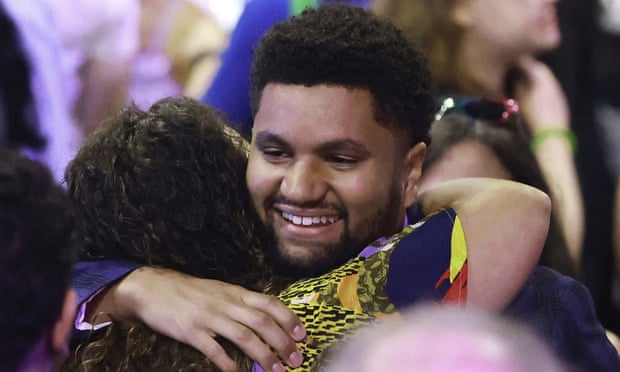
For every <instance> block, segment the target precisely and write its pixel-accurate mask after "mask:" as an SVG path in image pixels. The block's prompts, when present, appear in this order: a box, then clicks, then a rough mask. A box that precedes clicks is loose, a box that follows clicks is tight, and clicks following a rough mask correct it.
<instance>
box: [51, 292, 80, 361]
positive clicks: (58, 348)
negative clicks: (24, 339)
mask: <svg viewBox="0 0 620 372" xmlns="http://www.w3.org/2000/svg"><path fill="white" fill-rule="evenodd" d="M76 310H77V295H76V293H75V291H74V290H73V289H69V290H68V291H67V294H66V295H65V301H64V304H63V306H62V312H61V313H60V317H59V318H58V320H57V321H56V324H54V327H53V328H52V334H51V340H50V341H51V343H52V345H51V346H52V350H53V351H54V352H56V353H58V354H63V355H64V356H67V355H68V354H69V336H70V335H71V330H72V329H73V324H74V322H75V313H76Z"/></svg>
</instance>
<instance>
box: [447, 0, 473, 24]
mask: <svg viewBox="0 0 620 372" xmlns="http://www.w3.org/2000/svg"><path fill="white" fill-rule="evenodd" d="M450 20H451V21H452V22H453V23H454V24H455V25H457V26H459V27H462V28H467V27H469V26H470V25H471V24H472V22H473V14H472V11H471V4H470V0H456V1H455V2H454V4H453V5H452V8H451V9H450Z"/></svg>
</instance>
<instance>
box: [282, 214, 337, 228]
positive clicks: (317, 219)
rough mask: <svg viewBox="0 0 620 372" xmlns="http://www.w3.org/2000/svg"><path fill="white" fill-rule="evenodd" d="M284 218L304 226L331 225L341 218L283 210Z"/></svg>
mask: <svg viewBox="0 0 620 372" xmlns="http://www.w3.org/2000/svg"><path fill="white" fill-rule="evenodd" d="M282 218H284V219H285V220H287V221H289V222H291V223H292V224H293V225H303V226H317V225H331V224H333V223H335V222H337V221H338V220H339V219H340V218H339V217H337V216H314V217H310V216H296V215H294V214H292V213H287V212H282Z"/></svg>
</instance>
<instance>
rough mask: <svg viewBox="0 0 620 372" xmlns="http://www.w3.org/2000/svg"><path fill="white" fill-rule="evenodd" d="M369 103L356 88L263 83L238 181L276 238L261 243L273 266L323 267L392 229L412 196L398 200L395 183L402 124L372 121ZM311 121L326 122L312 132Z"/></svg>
mask: <svg viewBox="0 0 620 372" xmlns="http://www.w3.org/2000/svg"><path fill="white" fill-rule="evenodd" d="M372 102H373V98H372V95H371V94H370V93H369V92H368V91H367V90H365V89H359V88H357V89H349V88H345V87H340V86H330V85H317V86H312V87H305V86H303V85H285V84H268V85H267V86H266V87H265V89H264V91H263V93H262V97H261V105H260V109H259V111H258V113H257V114H256V119H255V122H254V131H253V133H254V136H253V145H252V150H251V153H250V163H249V165H248V172H247V181H248V187H249V188H251V189H252V199H253V201H254V205H255V207H256V209H257V211H258V213H259V216H260V217H261V219H262V220H263V221H264V222H265V224H266V225H267V227H268V228H269V229H270V230H272V232H273V234H274V235H275V236H276V237H277V240H278V243H277V244H276V245H272V246H271V247H268V249H269V250H270V253H271V254H270V256H271V257H272V258H273V259H274V267H276V268H277V269H279V270H281V271H284V272H285V273H286V274H289V275H294V276H295V277H305V276H312V275H317V274H322V273H325V272H326V271H328V270H330V269H332V268H334V267H336V266H338V265H340V264H342V263H344V262H345V261H346V260H348V259H350V258H351V257H354V256H355V255H356V254H357V253H359V251H360V249H361V248H363V247H364V246H365V245H366V244H368V242H371V241H373V240H374V239H376V238H377V237H380V236H384V235H391V234H393V233H396V232H398V231H400V229H401V228H402V226H403V221H404V218H405V209H404V208H402V205H403V203H404V204H412V203H413V200H407V201H403V200H402V199H403V198H404V195H403V192H402V190H400V184H402V183H403V182H404V181H405V180H406V177H407V176H408V174H407V173H406V171H407V167H404V164H403V162H404V161H405V159H404V158H403V157H402V154H399V152H403V151H404V149H405V148H406V147H408V143H407V144H404V142H405V141H403V140H402V139H401V138H406V132H405V131H404V130H401V131H393V130H392V129H391V128H389V127H385V126H381V125H377V123H376V121H375V119H374V115H373V112H372V107H373V103H372ZM291 123H295V129H294V130H292V126H291ZM317 123H329V125H326V126H325V127H324V128H321V130H320V131H316V128H317ZM351 123H357V124H358V125H357V126H355V127H353V126H352V125H351ZM313 132H314V134H313V135H312V136H308V135H307V133H313ZM400 132H403V133H400ZM397 134H401V136H400V138H399V136H397ZM377 138H382V139H384V140H383V141H377V140H376V139H377ZM406 142H408V141H406ZM424 149H425V146H424V144H423V143H419V144H418V145H417V146H416V147H415V148H414V149H412V150H411V151H412V156H417V157H418V158H421V157H422V155H423V154H424ZM386 164H394V165H395V166H394V167H386V166H385V165H386Z"/></svg>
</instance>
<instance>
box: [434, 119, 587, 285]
mask: <svg viewBox="0 0 620 372" xmlns="http://www.w3.org/2000/svg"><path fill="white" fill-rule="evenodd" d="M523 128H524V123H522V122H520V121H519V119H518V117H516V116H513V117H511V118H510V119H509V120H507V121H499V120H498V121H494V120H481V119H473V118H470V117H468V116H467V115H464V114H460V113H449V114H447V115H445V116H444V117H442V118H441V119H440V120H437V121H435V122H433V124H432V126H431V130H430V135H431V138H432V143H431V145H430V146H429V147H428V151H427V153H426V154H427V156H426V159H425V160H424V165H423V174H425V175H429V174H430V172H429V171H430V170H431V169H432V168H433V165H435V164H437V163H439V161H440V160H441V159H442V158H443V157H444V155H445V154H446V153H447V152H448V151H449V150H450V149H452V148H454V147H455V146H456V145H458V144H460V143H464V142H468V141H469V142H477V143H479V144H482V145H484V146H486V147H487V148H488V149H489V150H490V151H491V152H492V153H493V154H494V155H495V157H496V158H497V160H498V161H499V163H500V164H501V165H502V166H503V168H505V170H506V171H507V172H508V173H509V174H510V176H511V178H510V179H511V180H513V181H517V182H521V183H524V184H526V185H530V186H533V187H536V188H538V189H540V190H542V191H544V192H546V193H547V194H549V193H550V189H549V185H548V184H547V181H546V180H545V177H544V175H543V173H542V170H541V169H540V166H539V165H538V162H537V161H536V157H535V156H534V153H533V152H532V150H531V148H530V144H529V141H528V140H527V137H526V135H525V132H524V131H523ZM433 171H435V170H433ZM469 176H471V177H475V176H478V177H484V176H488V175H487V174H471V175H469ZM423 177H424V176H423ZM540 263H541V264H543V265H548V266H550V267H552V268H554V269H555V270H557V271H559V272H561V273H563V274H565V275H569V276H572V277H575V278H577V277H579V271H578V269H577V268H576V267H575V265H574V264H573V263H572V261H571V260H570V255H569V254H568V247H567V245H566V240H565V239H564V235H563V234H562V232H561V229H560V224H559V221H558V216H557V214H556V213H555V212H552V215H551V225H550V228H549V234H548V236H547V241H546V243H545V247H544V250H543V253H542V256H541V259H540Z"/></svg>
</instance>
